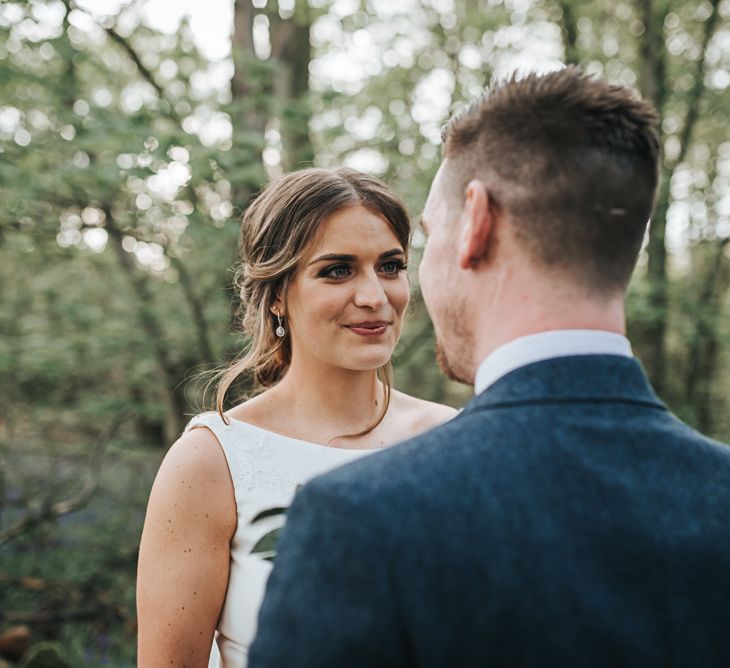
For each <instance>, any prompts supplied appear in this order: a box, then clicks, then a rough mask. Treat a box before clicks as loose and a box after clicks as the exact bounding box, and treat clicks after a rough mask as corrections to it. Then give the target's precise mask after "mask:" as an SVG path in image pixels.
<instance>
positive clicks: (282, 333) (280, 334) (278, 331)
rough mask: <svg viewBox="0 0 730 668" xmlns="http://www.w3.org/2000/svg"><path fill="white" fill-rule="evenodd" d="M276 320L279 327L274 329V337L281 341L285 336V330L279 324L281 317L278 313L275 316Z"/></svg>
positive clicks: (280, 323)
mask: <svg viewBox="0 0 730 668" xmlns="http://www.w3.org/2000/svg"><path fill="white" fill-rule="evenodd" d="M276 319H277V320H278V321H279V326H278V327H277V328H276V335H277V336H278V337H279V338H280V339H283V338H284V337H285V336H286V330H285V329H284V325H283V323H282V322H281V316H280V315H279V314H278V313H277V314H276Z"/></svg>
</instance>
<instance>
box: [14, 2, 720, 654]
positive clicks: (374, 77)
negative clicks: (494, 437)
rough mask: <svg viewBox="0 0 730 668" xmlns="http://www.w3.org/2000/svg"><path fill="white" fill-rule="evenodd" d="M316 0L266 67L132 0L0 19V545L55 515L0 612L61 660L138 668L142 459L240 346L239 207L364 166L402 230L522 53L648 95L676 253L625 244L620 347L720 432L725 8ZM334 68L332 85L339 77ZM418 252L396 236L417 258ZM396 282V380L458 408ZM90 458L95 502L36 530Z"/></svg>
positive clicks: (283, 27)
mask: <svg viewBox="0 0 730 668" xmlns="http://www.w3.org/2000/svg"><path fill="white" fill-rule="evenodd" d="M311 4H312V5H314V4H316V5H317V7H316V8H314V7H312V6H309V5H306V3H304V2H300V1H299V0H297V3H296V11H295V14H294V16H293V17H291V16H288V15H287V14H286V11H282V12H277V10H276V3H275V2H272V0H270V1H269V3H268V5H267V8H266V9H263V10H260V11H258V10H257V12H258V13H260V14H262V15H264V14H265V15H266V20H267V21H268V24H267V25H268V26H269V28H268V29H269V37H270V47H271V54H270V55H269V56H267V57H264V56H263V55H262V53H263V52H262V51H261V49H258V50H257V49H255V48H254V46H255V45H251V44H250V43H248V42H247V38H246V35H245V34H244V33H241V32H239V33H236V34H234V39H233V56H232V58H231V59H230V62H228V63H222V64H221V63H213V62H209V61H208V60H206V58H205V57H204V56H203V55H202V54H201V53H199V52H198V50H197V48H196V46H195V42H194V40H193V36H192V33H191V29H190V26H189V24H188V23H187V22H186V21H183V22H182V23H181V25H180V27H179V29H178V30H177V31H176V32H175V33H173V34H164V33H162V32H159V31H158V30H156V29H154V28H152V27H149V26H147V25H145V23H144V22H143V21H141V20H140V17H139V12H138V7H137V5H136V4H135V3H132V4H130V5H129V6H128V7H126V8H125V9H122V10H121V13H120V15H119V16H116V17H111V18H103V17H96V16H92V15H91V14H89V13H88V12H86V11H85V10H83V9H80V8H74V7H75V5H74V3H66V2H58V1H56V2H52V1H51V0H48V1H45V0H28V1H26V2H5V3H2V6H0V536H1V535H2V532H4V531H6V530H7V529H8V528H9V527H12V526H13V525H14V524H15V523H16V522H17V521H19V520H21V519H22V518H23V517H26V516H28V514H29V513H30V514H32V513H40V514H42V513H43V512H45V511H49V512H48V513H47V515H48V518H47V519H46V520H44V521H42V522H40V523H38V524H37V525H34V527H33V528H32V529H29V530H28V531H27V532H24V533H21V534H20V535H19V537H17V538H14V539H13V540H12V541H10V542H8V543H7V544H5V545H4V546H2V547H0V551H2V560H1V563H2V566H1V567H0V578H3V580H2V581H3V582H10V583H11V584H12V586H10V587H3V589H2V593H1V594H0V609H2V610H3V613H4V614H5V617H4V618H3V620H4V621H3V623H4V624H5V623H6V622H7V623H11V620H12V619H16V620H23V619H27V620H30V621H29V622H28V623H30V624H31V625H32V627H33V632H34V639H35V640H36V641H42V640H48V641H51V642H57V643H60V644H61V646H62V647H64V648H65V649H64V650H63V651H61V654H62V655H63V656H64V657H65V658H64V660H65V661H66V662H67V663H70V664H71V665H81V663H80V662H82V663H83V665H101V664H102V663H103V662H108V665H114V666H127V665H133V663H134V649H133V648H134V642H135V639H134V589H133V587H134V567H135V560H136V549H137V545H138V541H139V534H140V530H141V524H142V517H143V512H144V505H145V502H146V498H147V494H148V490H149V486H150V484H151V480H152V477H153V474H154V471H155V469H156V467H157V465H158V462H159V459H160V457H161V452H162V449H164V448H165V447H166V446H167V445H168V444H169V443H170V442H171V441H172V440H174V439H175V438H176V437H177V434H178V433H179V432H180V430H181V428H182V426H183V424H184V423H185V421H186V419H187V416H188V415H189V414H191V413H194V412H197V411H198V410H199V409H200V408H201V403H202V397H201V393H200V389H199V388H200V386H201V384H200V383H190V382H188V383H187V384H186V379H190V378H191V377H192V376H193V375H194V374H195V373H196V372H199V371H201V370H204V369H206V368H210V367H212V366H215V365H219V364H222V363H224V362H225V361H226V360H228V359H230V358H231V357H232V356H233V355H235V354H236V353H237V352H238V351H239V350H240V347H241V345H242V341H241V337H240V336H236V335H232V334H231V318H232V307H231V302H232V297H233V295H232V291H231V279H232V271H231V268H232V266H233V264H234V262H235V258H236V253H237V235H238V218H239V215H240V213H241V211H242V210H243V208H244V207H245V206H246V203H247V202H248V200H249V198H250V197H251V195H252V194H253V193H255V192H256V191H257V190H258V189H259V187H260V186H261V185H262V183H263V182H264V181H265V179H266V178H267V176H269V175H275V174H276V173H278V172H279V171H280V170H282V169H285V168H289V167H291V166H295V165H301V164H309V163H310V162H313V163H314V164H317V165H323V166H332V165H339V164H343V163H345V164H349V165H351V166H354V167H361V168H364V169H366V170H368V171H372V172H376V173H378V174H379V175H381V176H383V178H385V179H386V180H387V181H388V182H390V183H391V184H392V185H393V187H394V188H395V189H396V190H397V191H398V192H399V194H400V195H402V196H403V197H404V199H405V201H406V202H407V204H408V206H409V207H410V209H411V211H412V212H413V213H414V214H416V215H417V214H418V212H419V211H420V209H421V208H422V206H423V202H424V201H425V198H426V194H427V192H428V188H429V184H430V181H431V179H432V177H433V174H434V173H435V170H436V169H437V166H438V164H439V161H440V150H439V147H438V143H439V132H440V127H441V125H442V123H443V122H444V121H445V120H446V118H447V117H448V116H449V115H450V114H452V113H453V112H455V111H457V110H459V109H460V108H462V107H463V106H464V105H465V104H466V103H467V102H468V101H469V100H470V99H471V98H473V97H474V96H476V95H478V94H479V93H480V92H481V91H482V89H483V88H484V86H485V85H487V84H488V83H489V81H490V79H491V78H492V76H493V75H494V74H495V73H496V74H498V75H504V74H506V73H507V71H509V70H510V69H511V68H512V67H513V66H520V65H522V63H524V62H525V60H524V58H525V57H528V58H529V62H530V63H531V64H532V65H534V64H535V61H538V60H539V63H538V64H539V65H548V66H553V65H557V64H558V63H559V61H560V59H561V58H567V59H569V60H571V61H575V62H579V63H581V65H582V66H583V67H584V68H585V69H586V70H587V71H589V72H595V73H601V74H603V75H604V76H606V77H608V78H609V79H611V80H614V81H619V82H623V83H628V84H632V85H637V86H642V87H643V88H644V89H645V90H647V91H648V90H649V88H650V86H649V84H653V85H655V89H653V90H655V93H654V97H655V99H657V101H658V102H660V111H661V113H662V126H661V127H662V138H661V139H662V144H663V147H664V165H663V177H664V179H665V184H666V185H665V188H664V190H663V191H662V193H663V194H662V197H663V199H661V198H660V207H659V214H658V216H657V220H656V221H655V224H654V229H655V230H658V229H660V227H661V229H662V230H663V224H664V223H667V228H666V240H667V250H668V255H667V262H666V265H663V266H662V268H663V270H664V273H663V274H662V273H661V272H659V273H656V272H654V273H652V272H650V271H649V270H648V269H649V261H650V260H651V258H650V257H649V254H648V253H649V251H650V250H651V249H647V250H645V251H644V252H643V253H642V257H641V258H640V262H639V267H638V270H637V273H636V276H635V279H634V282H633V284H632V287H631V292H630V294H629V300H628V324H629V331H630V334H631V337H632V341H633V343H634V347H635V350H636V351H637V352H638V354H639V355H640V357H641V358H642V359H644V360H646V361H647V365H648V366H652V365H649V364H648V361H649V360H651V359H652V353H653V352H654V351H655V350H656V349H657V348H658V347H660V344H661V348H662V350H663V355H664V358H665V366H666V369H667V370H668V371H667V373H666V374H665V376H666V378H665V381H664V382H663V383H662V387H661V393H662V397H663V398H664V399H665V400H666V401H667V402H668V404H669V405H670V407H671V408H673V409H674V410H675V411H676V412H678V413H679V414H680V415H681V416H682V417H684V418H686V419H687V420H689V421H690V422H691V423H692V424H695V425H697V426H698V427H700V428H701V429H702V430H703V431H705V432H707V433H709V434H711V435H713V436H715V437H718V438H720V439H723V440H726V441H727V440H730V405H729V401H730V400H729V399H728V397H730V373H728V371H729V370H730V337H728V336H727V332H728V331H730V269H729V268H728V267H729V264H730V250H729V249H730V244H729V243H728V238H729V237H730V220H729V216H728V204H727V202H728V197H729V196H730V195H729V193H730V184H729V183H728V181H729V180H730V167H729V165H730V144H729V143H728V141H727V137H726V130H725V128H726V127H727V114H728V109H730V105H729V104H728V103H729V102H730V100H729V99H728V90H730V88H729V87H728V81H727V80H728V77H729V76H730V75H728V71H730V61H729V60H728V58H729V57H728V53H730V52H729V51H728V50H727V49H725V48H723V45H726V43H727V40H728V38H729V32H728V27H727V6H726V5H727V3H724V4H718V3H716V2H702V1H700V0H683V1H682V2H680V3H671V6H670V3H666V2H653V3H643V5H642V6H644V5H646V6H649V7H650V8H651V12H650V16H649V17H648V18H647V16H645V15H642V14H641V11H640V8H639V5H638V4H633V3H628V2H619V3H609V2H606V0H590V1H589V2H581V3H577V2H575V0H535V1H532V2H528V3H518V2H514V1H513V0H478V1H476V2H473V1H472V0H453V2H435V1H434V2H431V1H424V2H412V3H407V2H405V3H390V6H389V7H388V8H387V10H388V12H387V14H385V13H381V14H379V13H378V11H376V9H375V7H376V5H375V3H370V2H366V1H365V0H363V1H362V2H359V3H358V2H354V3H351V5H352V6H351V7H350V8H347V9H346V10H345V9H343V7H344V6H345V4H346V3H329V4H328V3H321V2H318V3H311ZM323 5H324V6H323ZM381 5H382V3H379V4H378V5H377V7H378V9H379V10H380V11H381V12H384V11H385V9H386V8H384V7H383V6H381ZM86 6H90V5H89V4H88V3H87V5H86ZM242 6H243V5H242V0H239V2H238V4H237V5H236V7H238V8H239V9H240V8H241V7H242ZM54 8H55V9H54ZM67 9H73V11H72V12H70V13H69V12H67ZM74 12H75V13H74ZM713 12H714V13H713ZM723 12H724V14H723ZM54 16H55V17H56V18H53V17H54ZM713 16H714V17H715V23H711V20H712V17H713ZM710 25H712V26H713V28H712V30H713V34H712V36H711V38H710V39H709V40H708V41H707V40H705V36H706V35H707V31H708V26H710ZM649 28H651V30H652V31H653V32H651V34H652V39H651V40H649V37H647V30H648V29H649ZM257 34H258V33H257ZM292 36H294V37H292ZM295 38H296V39H295ZM310 42H311V47H310V48H308V44H309V43H310ZM294 44H296V45H297V47H296V48H294V47H293V45H294ZM284 47H290V48H284ZM703 54H704V55H703ZM342 59H347V62H348V63H350V64H351V66H348V68H347V71H346V73H344V74H341V73H338V72H341V68H333V67H331V64H332V63H337V62H339V61H340V60H342ZM651 59H653V60H651ZM650 61H651V62H650ZM328 63H329V64H328ZM650 64H652V67H649V65H650ZM308 70H309V71H311V77H309V78H307V77H306V76H305V75H302V72H304V73H306V72H307V71H308ZM221 71H223V72H224V73H226V74H225V76H223V77H221ZM231 75H232V78H231ZM226 77H228V78H229V79H231V82H230V83H229V82H228V81H227V80H226ZM221 80H222V83H220V81H221ZM215 82H219V83H215ZM698 83H699V87H698ZM688 128H689V129H690V130H691V132H688V131H687V129H688ZM262 155H263V157H264V158H265V159H264V160H262ZM277 156H278V157H277ZM423 241H424V239H423V235H422V234H421V233H420V231H418V230H416V232H415V233H414V239H413V249H412V258H411V267H412V268H415V267H416V266H417V264H418V260H419V257H420V253H421V251H422V246H423ZM662 243H663V242H662ZM651 248H653V249H656V246H652V247H651ZM661 248H663V246H661ZM658 255H659V254H658V253H657V252H656V250H654V251H653V257H654V261H656V258H657V256H658ZM656 276H659V279H657V278H656ZM411 279H412V284H413V299H412V302H411V306H410V307H409V312H408V316H407V320H406V326H405V329H404V334H403V337H402V340H401V342H400V344H399V347H398V349H397V351H396V354H395V358H394V362H395V368H396V384H397V386H398V387H400V388H401V389H403V390H405V391H407V392H412V393H414V394H416V395H419V396H422V397H424V398H428V399H432V400H437V401H445V402H448V403H451V404H453V405H455V406H460V405H463V403H464V402H465V401H466V400H467V398H468V396H469V390H468V389H467V388H464V387H462V386H459V385H456V384H455V383H453V382H451V381H448V380H447V379H446V378H445V377H444V376H443V375H442V374H441V373H440V372H439V371H438V369H437V368H436V365H435V364H434V361H433V350H434V340H433V332H432V328H431V325H430V323H429V321H428V316H427V313H426V311H425V308H424V305H423V302H422V300H421V298H420V295H419V293H418V286H417V276H416V273H415V271H412V273H411ZM657 280H660V285H661V288H662V290H663V291H664V294H665V297H666V298H665V299H662V300H657V299H656V294H657V290H656V288H657ZM657 322H658V323H661V324H662V325H663V326H665V334H664V335H662V336H661V338H660V340H657V338H656V337H654V336H653V335H651V334H650V333H649V332H650V330H649V328H648V327H647V323H657ZM651 370H652V369H651V368H650V371H651ZM102 451H103V452H104V453H105V454H104V459H103V465H102V467H101V471H100V476H99V481H98V487H97V488H96V492H95V493H94V495H93V496H92V497H91V499H90V500H88V502H87V503H86V504H85V505H84V504H81V505H79V507H78V508H77V509H76V510H75V511H74V512H71V513H61V514H58V515H53V513H52V512H51V511H52V510H53V508H55V507H56V506H54V504H59V503H61V504H63V502H64V501H65V500H68V499H69V498H72V497H74V495H76V494H77V493H79V491H80V490H82V489H83V480H85V479H87V478H89V476H91V477H92V478H93V477H94V475H95V474H94V471H95V468H94V466H95V462H96V461H97V460H98V457H99V456H100V455H99V453H100V452H102ZM271 547H272V546H271V545H270V544H269V543H266V544H264V545H262V549H263V548H265V549H267V550H268V549H269V548H271ZM28 578H30V580H29V579H28ZM34 587H35V588H34ZM53 611H56V613H58V611H60V613H59V614H55V616H54V615H53V614H52V613H53ZM74 614H75V615H76V617H74V616H73V615H74ZM13 615H15V617H13ZM84 615H86V617H84ZM0 631H2V629H0ZM38 652H39V654H40V648H39V649H38ZM64 652H67V654H63V653H64ZM26 660H27V661H30V660H31V659H30V655H28V656H27V657H26ZM33 660H35V659H33ZM38 660H40V658H39V659H38ZM29 665H30V664H29Z"/></svg>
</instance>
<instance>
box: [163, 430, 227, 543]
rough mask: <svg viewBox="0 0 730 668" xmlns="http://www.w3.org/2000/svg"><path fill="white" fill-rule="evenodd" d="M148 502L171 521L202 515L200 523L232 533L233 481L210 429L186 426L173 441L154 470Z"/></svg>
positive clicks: (174, 522) (183, 521)
mask: <svg viewBox="0 0 730 668" xmlns="http://www.w3.org/2000/svg"><path fill="white" fill-rule="evenodd" d="M150 505H151V507H153V508H155V509H156V511H157V513H158V514H162V515H164V516H166V517H167V518H168V519H169V520H170V521H171V522H172V523H173V524H180V523H181V522H182V523H186V522H187V520H185V518H196V517H199V518H203V517H205V518H207V520H206V521H205V522H201V523H200V524H201V526H202V525H203V524H208V525H209V526H210V527H216V526H217V527H219V528H220V529H221V530H223V531H225V532H226V534H229V533H231V531H232V528H233V527H234V526H235V517H236V515H235V508H236V504H235V498H234V492H233V485H232V482H231V478H230V473H229V470H228V465H227V463H226V458H225V455H224V453H223V451H222V449H221V448H220V446H219V444H218V440H217V438H216V437H215V435H214V434H213V433H212V432H211V431H210V430H208V429H193V428H189V429H187V430H186V431H185V432H183V434H182V435H181V436H180V438H178V439H177V441H175V443H173V444H172V446H171V447H170V449H169V450H168V451H167V454H166V455H165V457H164V459H163V460H162V463H161V464H160V468H159V470H158V472H157V476H156V478H155V482H154V485H153V488H152V493H151V497H150ZM192 524H195V525H197V524H198V523H197V522H193V523H192Z"/></svg>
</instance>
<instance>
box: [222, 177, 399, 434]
mask: <svg viewBox="0 0 730 668" xmlns="http://www.w3.org/2000/svg"><path fill="white" fill-rule="evenodd" d="M351 206H364V207H366V208H367V209H370V210H371V211H373V213H375V214H377V215H380V216H382V217H383V218H385V220H386V221H387V222H388V224H389V225H390V227H391V228H392V230H393V232H394V234H395V236H396V237H397V239H398V241H399V243H400V245H401V247H402V248H403V250H404V251H406V252H407V250H408V242H409V239H410V234H411V223H410V219H409V217H408V213H407V211H406V208H405V206H404V204H403V203H402V202H401V200H400V199H399V198H398V197H397V196H396V195H395V194H394V193H392V192H391V191H390V189H389V188H388V187H387V186H386V185H385V184H384V183H383V182H382V181H380V180H379V179H377V178H375V177H373V176H369V175H367V174H363V173H361V172H357V171H355V170H352V169H346V168H339V169H317V168H312V169H303V170H301V171H297V172H292V173H291V174H287V175H285V176H283V177H281V178H279V179H277V180H275V181H273V182H271V183H270V184H269V185H267V186H266V187H265V188H264V189H263V190H262V191H261V193H260V194H259V195H258V196H257V197H256V199H255V200H254V201H253V202H252V204H250V205H249V207H248V208H247V209H246V212H245V213H244V215H243V220H242V223H241V236H240V242H239V256H240V259H239V265H238V267H237V271H236V275H235V279H234V284H235V287H236V289H237V291H238V294H239V297H240V307H239V310H238V321H239V323H240V327H241V329H242V331H243V333H244V334H245V335H247V336H248V337H249V339H250V345H249V347H248V349H247V350H246V351H244V353H243V354H242V355H241V356H240V357H239V358H238V359H236V360H235V361H234V362H233V363H232V364H231V365H230V366H229V367H228V368H227V369H226V370H225V371H224V372H223V373H222V375H221V377H220V380H219V382H218V387H217V392H216V408H217V410H218V412H219V413H220V414H221V416H222V417H223V419H224V420H225V419H226V418H225V416H224V415H223V405H224V401H225V398H226V395H227V393H228V390H229V388H230V386H231V384H232V383H233V382H234V381H235V380H236V379H237V378H238V377H239V376H240V375H241V374H243V373H250V374H251V375H252V376H253V381H254V385H255V387H256V389H257V390H260V389H265V388H267V387H271V386H272V385H274V384H276V383H277V382H278V381H279V380H280V379H281V378H282V376H283V375H284V373H285V372H286V370H287V369H288V368H289V363H290V362H291V343H290V337H289V336H285V337H283V338H279V337H278V336H276V333H275V330H276V327H277V325H278V323H277V319H276V316H275V315H274V314H273V312H272V307H273V306H274V304H275V302H276V299H277V297H279V298H280V299H281V300H282V301H283V302H284V303H286V291H287V288H288V286H289V283H290V281H291V279H292V277H293V275H294V273H295V271H296V269H297V267H298V266H299V263H300V261H301V258H302V255H303V254H304V252H305V251H306V250H307V248H308V246H309V244H310V242H311V241H312V239H313V238H314V236H315V235H316V233H317V231H318V230H319V227H320V225H321V224H322V222H323V221H324V220H325V219H326V218H328V217H329V216H331V215H332V214H333V213H335V212H337V211H340V210H341V209H345V208H347V207H351ZM378 376H379V378H380V379H381V381H383V384H384V386H385V388H386V401H385V402H384V404H385V405H384V407H383V410H382V414H381V415H380V418H379V420H378V422H377V423H376V424H375V425H373V427H371V428H370V429H372V428H374V427H375V426H376V425H377V424H378V423H379V422H380V420H382V418H383V416H384V415H385V412H386V411H387V408H388V403H389V399H390V390H391V387H392V369H391V365H390V362H388V364H386V365H385V366H383V367H381V368H379V369H378ZM366 431H369V429H368V430H366ZM363 433H364V432H363Z"/></svg>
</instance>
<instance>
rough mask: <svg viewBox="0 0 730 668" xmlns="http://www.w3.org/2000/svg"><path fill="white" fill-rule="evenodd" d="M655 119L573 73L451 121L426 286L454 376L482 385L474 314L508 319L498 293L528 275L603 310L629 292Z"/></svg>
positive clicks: (498, 97) (436, 188)
mask: <svg viewBox="0 0 730 668" xmlns="http://www.w3.org/2000/svg"><path fill="white" fill-rule="evenodd" d="M656 122H657V116H656V113H655V112H654V110H653V108H652V107H651V105H649V104H648V103H646V102H643V101H641V100H640V99H638V98H637V97H636V96H635V94H634V93H633V92H632V91H631V90H630V89H628V88H625V87H623V86H614V85H610V84H608V83H607V82H605V81H602V80H600V79H596V78H592V77H588V76H584V75H582V74H581V73H580V72H579V70H578V69H577V68H574V67H569V68H565V69H563V70H560V71H558V72H552V73H550V74H545V75H535V74H533V75H530V76H527V77H526V78H524V79H521V80H516V79H515V78H512V79H510V80H508V81H506V82H503V83H501V84H499V85H497V86H496V87H494V88H493V89H492V90H491V91H489V92H487V93H486V94H485V95H484V96H483V97H481V98H479V99H478V100H476V101H475V102H474V103H472V104H471V106H469V107H468V108H467V109H466V110H465V111H464V112H462V113H460V114H458V115H457V116H455V117H454V118H452V119H451V120H450V121H449V122H448V124H447V125H446V127H445V129H444V132H443V141H444V162H443V163H442V165H441V168H440V169H439V172H438V174H437V175H436V178H435V179H434V183H433V185H432V188H431V192H430V194H429V198H428V201H427V203H426V207H425V209H424V214H423V223H424V227H425V228H426V231H427V232H428V234H429V240H428V243H427V246H426V251H425V253H424V258H423V263H422V266H421V284H422V289H423V294H424V298H425V299H426V304H427V306H428V307H429V311H430V312H431V315H432V317H433V319H434V324H435V327H436V333H437V337H438V339H439V342H440V347H441V348H442V352H441V357H442V358H444V357H445V360H446V362H447V366H448V367H450V371H451V373H452V375H454V376H455V377H457V378H459V379H461V380H466V381H471V380H472V379H473V373H474V371H475V368H476V365H477V364H478V363H479V361H480V360H478V359H473V354H472V353H469V351H472V350H473V349H474V345H473V344H474V338H475V336H476V335H477V332H476V325H477V322H478V318H477V316H479V318H481V324H482V325H483V324H484V312H485V310H487V311H488V310H489V309H491V311H490V312H489V319H488V322H487V325H488V326H489V325H491V324H492V323H493V322H496V321H497V320H499V319H501V318H504V317H508V316H510V315H511V314H510V313H507V312H505V308H506V307H507V306H508V305H507V304H505V303H504V299H501V298H500V296H501V295H502V296H503V295H504V293H505V292H508V291H509V287H510V286H509V281H510V278H515V280H517V278H518V276H517V275H519V274H520V272H521V271H522V268H525V269H527V268H529V271H530V272H531V277H532V278H533V279H534V278H535V277H538V278H539V279H540V282H541V283H543V282H545V283H550V284H551V285H555V286H560V285H564V286H566V287H568V286H572V287H573V288H574V289H576V290H579V291H580V292H581V294H582V295H584V296H585V297H586V298H587V299H589V300H593V301H594V302H599V301H602V300H603V301H605V300H609V299H612V298H615V297H616V296H621V295H623V293H624V292H625V290H626V287H627V285H628V283H629V279H630V277H631V273H632V271H633V268H634V266H635V264H636V259H637V256H638V253H639V249H640V247H641V241H642V238H643V236H644V232H645V229H646V223H647V221H648V219H649V216H650V214H651V210H652V207H653V202H654V193H655V190H656V184H657V173H658V169H657V167H658V155H659V141H658V138H657V134H656V130H655V126H656ZM542 279H544V281H543V280H542ZM521 307H522V305H521V304H519V303H513V304H512V305H511V308H513V309H520V308H521Z"/></svg>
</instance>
